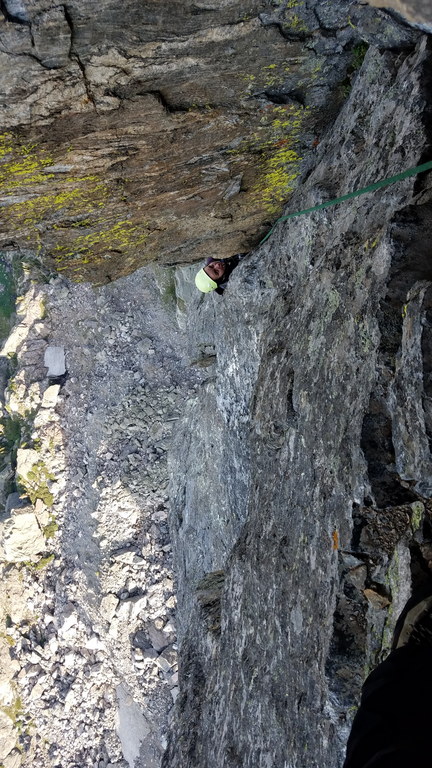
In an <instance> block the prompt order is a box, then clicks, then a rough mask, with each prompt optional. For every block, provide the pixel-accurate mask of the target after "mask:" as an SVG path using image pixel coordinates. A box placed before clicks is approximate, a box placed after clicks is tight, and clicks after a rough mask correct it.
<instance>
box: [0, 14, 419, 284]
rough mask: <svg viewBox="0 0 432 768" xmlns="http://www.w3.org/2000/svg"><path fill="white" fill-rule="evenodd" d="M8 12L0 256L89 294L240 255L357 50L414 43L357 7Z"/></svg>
mask: <svg viewBox="0 0 432 768" xmlns="http://www.w3.org/2000/svg"><path fill="white" fill-rule="evenodd" d="M15 5H17V7H15ZM2 12H3V15H2V17H1V18H0V126H1V131H2V132H1V139H0V203H1V205H2V211H3V213H2V217H1V224H0V245H1V244H4V243H8V244H10V243H11V241H12V242H14V243H17V244H18V245H20V246H21V248H24V249H28V248H29V247H30V248H31V249H32V250H33V252H36V253H37V254H38V259H39V260H42V262H43V263H44V265H45V268H49V269H50V270H52V269H58V270H59V271H61V272H63V273H66V274H68V276H70V277H72V278H73V279H75V280H76V279H79V280H84V279H90V280H92V281H93V282H96V283H98V284H99V283H104V282H109V281H112V280H113V279H115V278H117V277H119V276H121V275H126V274H129V273H130V272H132V271H133V270H134V269H136V268H137V267H140V266H142V265H143V264H145V263H146V262H148V261H149V260H151V261H154V260H156V261H158V262H159V263H162V264H185V263H187V262H195V261H196V260H197V259H199V258H201V257H203V256H207V255H209V254H211V255H218V256H220V257H229V256H232V255H233V254H234V253H239V252H245V251H248V250H250V249H251V248H252V247H253V246H255V245H256V243H257V242H258V241H259V239H260V237H261V235H262V234H264V232H265V231H266V229H267V228H268V222H269V220H270V219H274V218H275V215H276V214H277V212H278V211H279V210H280V209H281V207H282V203H283V201H284V200H286V199H287V197H288V196H289V194H290V192H291V190H292V189H293V188H294V187H295V186H296V184H297V178H298V174H300V173H301V172H302V171H303V170H304V171H306V170H307V169H308V168H309V159H310V158H309V156H310V154H311V152H312V154H313V149H314V147H315V146H316V145H317V143H318V142H319V140H320V139H321V138H322V133H323V129H324V128H325V127H326V126H327V125H328V124H329V122H331V121H332V120H333V118H334V116H335V114H336V113H337V111H338V110H339V108H340V106H341V104H342V102H343V101H344V99H345V97H346V90H347V89H349V87H350V82H351V80H352V78H353V77H354V76H355V72H356V71H357V69H358V67H359V58H361V49H362V41H365V43H364V45H367V44H373V45H378V46H379V47H381V48H383V47H384V48H387V47H393V48H398V49H404V48H406V47H410V46H412V45H413V44H414V43H415V41H416V39H417V38H418V36H419V33H418V32H416V31H415V30H412V29H409V28H408V27H407V26H405V27H404V26H402V25H400V24H398V23H397V22H396V21H393V20H392V19H391V18H390V17H389V16H388V14H385V13H382V12H381V11H378V10H374V9H371V8H370V7H369V6H363V5H359V4H358V3H357V2H356V1H355V0H339V2H337V3H324V4H323V3H322V2H321V1H320V0H310V2H308V3H301V2H299V3H293V2H292V0H282V2H280V3H275V2H273V1H272V0H225V2H222V3H216V4H210V5H207V4H201V3H197V2H196V0H176V1H175V2H170V3H168V4H167V3H163V2H160V0H145V2H142V1H141V0H140V2H138V0H126V2H123V3H121V4H119V3H118V2H117V0H115V1H113V0H101V2H99V3H98V10H97V13H96V14H95V13H94V9H93V7H92V5H91V4H89V3H88V2H87V1H86V0H71V2H68V3H67V4H65V5H58V4H55V3H53V2H52V0H51V1H50V0H31V2H30V0H23V1H22V3H18V4H15V3H10V2H8V3H6V2H5V3H3V5H2Z"/></svg>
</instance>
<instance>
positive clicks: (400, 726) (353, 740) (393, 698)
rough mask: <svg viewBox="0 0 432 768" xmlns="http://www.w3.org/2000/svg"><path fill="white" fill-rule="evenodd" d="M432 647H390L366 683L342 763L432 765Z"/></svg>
mask: <svg viewBox="0 0 432 768" xmlns="http://www.w3.org/2000/svg"><path fill="white" fill-rule="evenodd" d="M431 723H432V648H429V647H415V646H409V645H406V646H404V647H402V648H399V649H397V650H396V651H392V652H391V653H390V655H389V656H388V657H387V658H386V660H385V661H383V662H382V663H381V664H379V665H378V667H377V668H376V669H374V671H373V672H371V674H370V675H369V677H368V678H367V680H366V682H365V683H364V685H363V689H362V697H361V702H360V707H359V709H358V712H357V714H356V716H355V718H354V722H353V725H352V730H351V734H350V737H349V739H348V746H347V756H346V760H345V763H344V766H343V768H429V766H432V735H431V730H432V728H431Z"/></svg>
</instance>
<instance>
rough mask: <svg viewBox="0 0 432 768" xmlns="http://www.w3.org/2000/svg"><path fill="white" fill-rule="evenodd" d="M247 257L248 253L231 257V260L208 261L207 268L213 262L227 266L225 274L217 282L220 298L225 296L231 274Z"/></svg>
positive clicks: (217, 291)
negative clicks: (241, 260)
mask: <svg viewBox="0 0 432 768" xmlns="http://www.w3.org/2000/svg"><path fill="white" fill-rule="evenodd" d="M246 255H247V254H246V253H236V255H235V256H231V257H230V258H229V259H212V258H208V259H206V262H205V265H204V266H207V264H211V262H212V261H223V263H224V264H225V272H224V273H223V275H222V277H221V278H219V280H216V282H217V284H218V287H217V288H216V289H215V291H216V293H218V294H219V295H220V296H221V295H222V294H223V292H224V290H225V288H226V287H227V285H228V280H229V278H230V275H231V272H232V271H233V269H235V268H236V266H237V264H238V263H239V261H240V259H243V258H244V256H246Z"/></svg>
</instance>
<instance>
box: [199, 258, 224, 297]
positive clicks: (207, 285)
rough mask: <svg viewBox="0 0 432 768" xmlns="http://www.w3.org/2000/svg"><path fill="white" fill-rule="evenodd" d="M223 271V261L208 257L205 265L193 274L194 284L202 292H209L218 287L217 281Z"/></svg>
mask: <svg viewBox="0 0 432 768" xmlns="http://www.w3.org/2000/svg"><path fill="white" fill-rule="evenodd" d="M224 272H225V264H224V263H223V261H220V260H218V259H212V258H209V259H207V261H206V264H205V266H204V267H203V268H202V269H200V271H199V272H198V273H197V274H196V275H195V285H196V287H197V288H198V289H199V290H200V291H202V293H210V291H214V290H215V289H216V288H217V287H218V281H219V280H220V279H221V277H223V275H224Z"/></svg>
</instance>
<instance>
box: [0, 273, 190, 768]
mask: <svg viewBox="0 0 432 768" xmlns="http://www.w3.org/2000/svg"><path fill="white" fill-rule="evenodd" d="M159 272H160V270H159ZM167 272H168V273H169V274H168V277H169V280H171V279H173V275H172V274H171V272H172V270H168V271H167ZM168 282H169V281H168ZM165 283H166V281H164V280H163V279H162V277H161V275H160V274H159V273H158V276H157V280H156V279H155V276H154V274H153V272H152V270H151V269H150V268H144V269H143V270H140V271H139V272H137V273H136V274H134V275H133V276H130V277H129V278H126V279H125V280H123V281H120V282H117V283H116V284H115V285H110V286H106V287H105V288H100V289H97V290H94V289H93V288H92V287H91V286H89V285H87V286H79V285H73V284H71V283H69V282H68V281H67V280H63V279H59V278H57V279H53V280H51V282H50V283H44V284H43V285H41V286H36V285H35V284H34V282H32V281H31V280H30V279H29V280H28V281H27V283H24V284H23V285H21V286H20V291H19V292H20V294H21V299H20V303H19V304H18V307H17V322H16V326H15V327H14V328H13V329H12V332H11V335H10V337H9V339H8V340H7V342H6V348H7V350H8V353H9V355H10V357H9V358H7V359H8V360H10V361H11V362H10V364H9V369H10V370H9V380H8V387H7V390H6V394H5V397H4V400H3V401H2V412H1V422H0V423H1V425H2V427H3V426H6V434H7V435H8V438H7V442H3V434H0V441H2V442H1V446H2V448H3V446H7V452H4V451H3V453H2V454H1V461H2V464H1V467H2V468H3V467H4V471H5V472H7V473H8V478H9V485H10V486H11V487H12V488H13V487H14V484H15V485H21V486H23V487H24V488H27V489H28V490H29V492H30V494H31V501H32V504H31V505H30V503H29V499H27V506H26V507H24V508H22V499H20V497H19V494H18V493H17V492H16V491H14V492H13V493H10V494H9V495H8V496H7V497H6V494H5V497H4V499H3V500H2V509H1V510H0V511H1V523H0V529H1V532H2V548H1V551H0V569H1V573H0V576H1V578H0V712H3V711H5V712H10V713H11V718H8V717H6V715H5V717H4V718H3V719H1V718H0V747H1V749H2V751H3V752H2V754H3V755H4V760H3V759H2V758H1V759H2V765H7V764H11V765H13V764H15V763H16V761H17V760H18V765H20V766H21V765H22V766H25V768H27V766H28V767H29V768H30V766H31V768H58V766H59V765H65V766H66V765H67V766H72V765H79V766H80V768H81V767H82V768H94V766H95V765H97V766H98V768H106V766H107V765H109V764H112V765H115V766H116V768H128V766H131V768H132V766H134V768H138V766H143V768H144V766H145V767H146V768H150V767H151V768H158V766H160V764H161V760H162V754H163V751H164V749H165V748H166V745H167V729H168V725H169V720H170V717H171V711H172V708H173V704H174V699H175V697H176V695H177V691H178V674H177V669H178V668H177V645H176V640H177V635H176V626H175V615H174V614H175V606H176V599H175V595H174V582H173V575H172V565H171V545H170V540H169V535H168V522H167V517H168V510H167V502H168V495H167V486H168V470H167V458H166V457H167V449H168V445H169V442H170V439H171V437H170V436H171V432H172V428H173V425H174V424H175V422H176V420H177V419H178V418H179V409H180V408H181V407H182V404H183V402H184V399H185V397H186V394H187V393H189V394H190V392H191V391H195V388H196V386H197V385H198V383H199V381H200V378H201V374H200V372H199V371H196V370H194V369H192V370H189V368H188V367H187V364H186V361H187V348H186V340H185V337H184V335H183V334H182V333H180V332H179V330H178V327H177V324H176V303H175V294H174V293H173V294H172V293H170V292H168V294H166V293H165V292H164V287H163V286H164V285H165ZM149 307H150V309H149ZM41 334H43V340H44V343H43V344H42V345H41V344H39V343H38V340H39V339H40V338H41ZM47 346H48V348H52V347H56V348H59V347H60V348H61V349H62V351H63V354H64V353H66V355H67V360H68V377H67V378H66V379H63V380H62V383H61V384H58V383H57V384H54V385H53V384H51V385H50V379H49V378H48V374H49V371H47V368H46V367H44V365H43V363H44V354H45V350H46V348H47ZM11 403H12V404H14V406H16V407H14V408H11V407H10V406H11ZM18 427H19V429H18ZM24 446H25V447H24ZM15 456H16V457H17V458H16V461H15V458H14V457H15ZM134 764H135V765H134Z"/></svg>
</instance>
